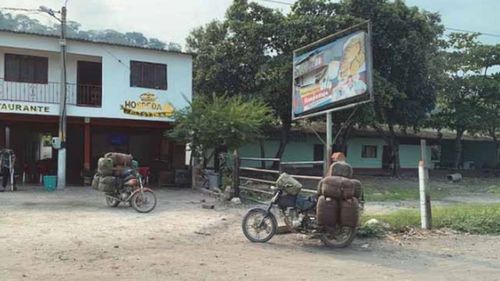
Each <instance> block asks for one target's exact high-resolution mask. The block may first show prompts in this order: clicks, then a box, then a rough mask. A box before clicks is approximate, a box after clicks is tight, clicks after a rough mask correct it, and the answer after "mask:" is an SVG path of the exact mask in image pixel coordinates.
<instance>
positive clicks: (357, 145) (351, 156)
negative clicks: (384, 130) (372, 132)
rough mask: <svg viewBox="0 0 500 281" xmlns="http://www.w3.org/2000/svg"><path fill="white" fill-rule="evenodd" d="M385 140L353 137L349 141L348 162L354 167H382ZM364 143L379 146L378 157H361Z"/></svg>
mask: <svg viewBox="0 0 500 281" xmlns="http://www.w3.org/2000/svg"><path fill="white" fill-rule="evenodd" d="M384 144H385V142H384V140H382V139H376V138H352V139H349V140H348V141H347V162H348V163H349V164H351V165H352V166H353V167H354V168H377V169H381V168H382V151H383V147H384ZM363 145H375V146H377V158H363V157H361V152H362V147H363Z"/></svg>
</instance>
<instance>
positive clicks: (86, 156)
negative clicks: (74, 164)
mask: <svg viewBox="0 0 500 281" xmlns="http://www.w3.org/2000/svg"><path fill="white" fill-rule="evenodd" d="M91 142H92V140H91V137H90V122H85V124H84V125H83V169H84V170H86V171H90V161H91V158H92V157H91V145H92V143H91Z"/></svg>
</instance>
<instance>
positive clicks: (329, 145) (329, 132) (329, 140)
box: [323, 112, 333, 175]
mask: <svg viewBox="0 0 500 281" xmlns="http://www.w3.org/2000/svg"><path fill="white" fill-rule="evenodd" d="M332 117H333V113H332V112H327V113H326V148H325V154H326V155H325V163H324V165H323V174H324V175H326V173H327V172H328V168H329V167H330V156H331V155H332V146H333V143H332V141H333V138H332V137H333V120H332Z"/></svg>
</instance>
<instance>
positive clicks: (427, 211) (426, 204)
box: [418, 140, 432, 229]
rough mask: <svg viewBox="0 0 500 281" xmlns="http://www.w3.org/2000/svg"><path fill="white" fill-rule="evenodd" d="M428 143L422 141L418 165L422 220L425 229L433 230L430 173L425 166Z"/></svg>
mask: <svg viewBox="0 0 500 281" xmlns="http://www.w3.org/2000/svg"><path fill="white" fill-rule="evenodd" d="M426 147H427V146H426V142H425V140H421V141H420V149H421V159H422V160H420V162H419V163H418V179H419V186H420V220H421V224H422V228H423V229H431V228H432V213H431V211H432V210H431V196H430V194H429V173H428V171H427V167H426V166H425V163H426V162H425V161H426V150H427V149H426Z"/></svg>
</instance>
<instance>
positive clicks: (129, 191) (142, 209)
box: [105, 169, 157, 213]
mask: <svg viewBox="0 0 500 281" xmlns="http://www.w3.org/2000/svg"><path fill="white" fill-rule="evenodd" d="M116 187H117V188H116V189H115V190H114V191H113V192H107V193H106V194H105V195H106V204H107V205H108V206H110V207H117V206H118V205H119V204H120V203H128V204H130V205H131V206H132V208H134V210H136V211H137V212H139V213H149V212H151V211H152V210H153V209H154V208H155V207H156V201H157V200H156V195H155V193H154V192H153V190H152V189H150V188H147V187H144V185H143V181H142V177H141V176H140V175H139V174H137V173H136V172H135V171H133V170H132V169H127V170H124V171H123V172H122V176H121V177H119V178H118V179H117V183H116Z"/></svg>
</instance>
